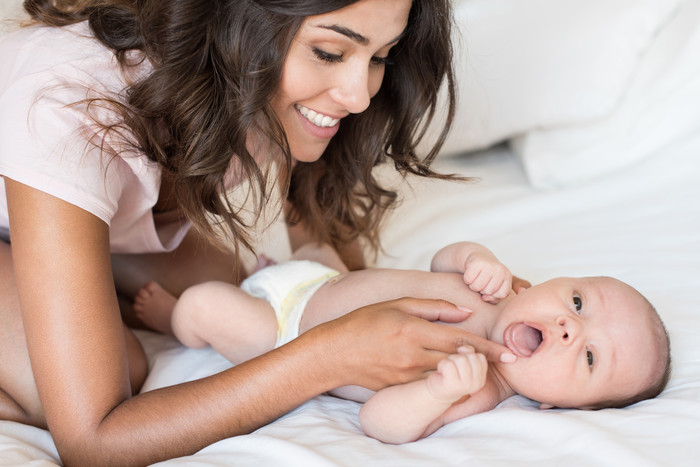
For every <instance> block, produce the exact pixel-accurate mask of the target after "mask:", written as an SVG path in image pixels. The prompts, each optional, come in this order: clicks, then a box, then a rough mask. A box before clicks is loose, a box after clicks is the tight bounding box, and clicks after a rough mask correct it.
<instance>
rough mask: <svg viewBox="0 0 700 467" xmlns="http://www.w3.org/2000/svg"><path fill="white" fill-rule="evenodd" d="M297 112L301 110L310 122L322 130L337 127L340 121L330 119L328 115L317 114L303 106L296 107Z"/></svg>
mask: <svg viewBox="0 0 700 467" xmlns="http://www.w3.org/2000/svg"><path fill="white" fill-rule="evenodd" d="M296 108H297V110H299V113H300V114H302V115H303V116H304V118H306V119H307V120H308V121H310V122H311V123H313V124H314V125H316V126H319V127H321V128H327V127H329V126H336V125H337V124H338V122H339V121H340V119H338V118H332V117H329V116H328V115H323V114H320V113H318V112H315V111H313V110H311V109H307V108H306V107H304V106H303V105H299V104H297V105H296Z"/></svg>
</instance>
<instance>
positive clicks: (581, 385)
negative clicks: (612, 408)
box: [490, 277, 659, 408]
mask: <svg viewBox="0 0 700 467" xmlns="http://www.w3.org/2000/svg"><path fill="white" fill-rule="evenodd" d="M651 316H652V315H651V311H650V307H649V305H648V303H647V302H646V300H645V299H644V298H643V297H642V296H641V295H640V294H639V293H638V292H637V291H635V290H634V289H633V288H632V287H630V286H628V285H626V284H624V283H623V282H620V281H618V280H615V279H612V278H608V277H592V278H559V279H554V280H551V281H548V282H545V283H543V284H540V285H538V286H535V287H532V288H530V289H526V290H524V291H522V292H520V293H519V294H518V295H517V296H516V297H514V298H513V299H512V300H511V301H510V302H508V303H507V304H505V307H504V309H503V312H502V313H501V314H500V316H499V319H498V321H497V322H496V325H495V327H494V328H493V330H492V333H491V336H490V337H491V339H492V340H496V341H498V342H501V343H503V344H505V345H506V346H507V347H508V348H509V349H510V350H511V351H513V353H515V354H516V355H518V357H519V358H518V361H517V362H515V363H512V364H500V365H498V370H499V372H500V373H501V374H502V375H503V376H504V377H505V379H506V380H507V381H508V383H509V384H510V386H511V387H512V388H513V389H514V390H515V391H516V392H517V393H519V394H522V395H524V396H526V397H528V398H530V399H533V400H536V401H538V402H541V403H543V406H545V407H547V406H555V407H570V408H589V407H591V406H593V405H594V404H596V403H597V402H601V401H605V400H611V399H624V398H626V397H628V396H632V395H634V394H637V393H638V392H639V391H640V390H642V389H644V388H645V387H646V386H648V384H649V382H650V379H651V377H652V376H651V375H652V373H653V371H654V368H655V365H657V362H658V361H659V359H658V352H659V349H658V343H657V340H656V339H655V337H654V336H655V334H654V332H653V329H654V327H653V326H654V324H653V321H652V317H651Z"/></svg>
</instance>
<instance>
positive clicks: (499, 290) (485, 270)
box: [464, 251, 513, 303]
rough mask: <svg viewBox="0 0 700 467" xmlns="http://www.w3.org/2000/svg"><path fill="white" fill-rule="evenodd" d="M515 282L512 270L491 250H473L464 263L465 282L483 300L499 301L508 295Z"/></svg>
mask: <svg viewBox="0 0 700 467" xmlns="http://www.w3.org/2000/svg"><path fill="white" fill-rule="evenodd" d="M512 282H513V274H512V273H511V272H510V270H509V269H508V268H507V267H506V266H505V265H504V264H503V263H501V262H500V261H498V259H497V258H496V257H495V256H494V255H493V254H492V253H491V252H490V251H478V252H473V253H472V254H470V255H469V257H468V258H467V260H466V262H465V264H464V283H465V284H467V285H468V286H469V288H470V289H471V290H473V291H474V292H479V293H480V294H481V298H482V300H484V301H485V302H489V303H497V302H498V301H499V300H500V299H502V298H505V297H506V296H508V294H509V293H510V290H511V285H512Z"/></svg>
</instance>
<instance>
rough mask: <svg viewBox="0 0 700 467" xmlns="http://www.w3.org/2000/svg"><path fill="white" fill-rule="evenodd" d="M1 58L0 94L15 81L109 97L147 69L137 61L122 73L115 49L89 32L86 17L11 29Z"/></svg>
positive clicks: (118, 92)
mask: <svg viewBox="0 0 700 467" xmlns="http://www.w3.org/2000/svg"><path fill="white" fill-rule="evenodd" d="M0 61H1V62H2V63H3V64H7V66H3V67H2V69H1V70H0V95H1V94H2V93H3V91H6V90H8V89H9V88H11V87H12V86H14V85H17V83H20V82H25V83H26V82H32V83H36V84H35V85H38V84H40V83H43V84H44V86H52V93H54V94H56V92H54V91H58V90H59V89H61V88H63V89H71V88H81V89H90V90H91V91H93V92H97V93H99V94H101V95H102V94H106V95H107V96H102V97H114V96H116V95H119V94H120V93H121V92H122V91H123V89H124V88H126V86H127V85H128V83H129V81H130V80H133V79H134V77H138V75H140V74H142V73H147V72H148V70H150V66H149V64H148V62H147V61H146V60H142V61H140V62H139V63H140V66H136V67H133V68H132V69H129V76H128V77H127V75H126V74H125V72H124V69H123V68H122V66H121V65H120V64H119V62H118V61H117V59H116V56H115V54H114V52H113V51H112V50H110V49H109V48H107V47H106V46H105V45H104V44H102V43H101V42H99V41H98V40H97V39H96V38H95V37H94V36H93V34H92V32H91V30H90V27H89V26H88V24H87V22H82V23H77V24H74V25H71V26H66V27H61V28H57V27H50V26H41V25H33V26H29V27H26V28H23V29H20V30H18V31H15V32H13V33H11V34H9V35H8V36H6V37H5V38H4V39H3V40H2V41H1V42H0ZM54 88H55V89H54ZM37 91H38V89H37ZM110 94H111V95H110Z"/></svg>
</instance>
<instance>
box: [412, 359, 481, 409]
mask: <svg viewBox="0 0 700 467" xmlns="http://www.w3.org/2000/svg"><path fill="white" fill-rule="evenodd" d="M457 352H458V353H456V354H452V355H449V356H448V357H447V358H444V359H443V360H441V361H440V363H438V367H437V371H436V372H434V373H432V374H431V375H430V376H429V377H428V379H427V380H426V384H427V388H428V392H429V393H430V395H431V396H433V397H434V398H435V399H438V400H440V401H443V402H450V403H451V402H454V401H456V400H457V399H459V398H460V397H462V396H465V395H467V394H474V393H475V392H477V391H479V390H480V389H481V388H483V387H484V384H486V373H487V370H488V363H487V361H486V357H485V356H484V355H483V354H480V353H476V352H475V351H474V348H473V347H468V346H464V347H460V348H459V349H458V350H457Z"/></svg>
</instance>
